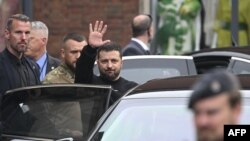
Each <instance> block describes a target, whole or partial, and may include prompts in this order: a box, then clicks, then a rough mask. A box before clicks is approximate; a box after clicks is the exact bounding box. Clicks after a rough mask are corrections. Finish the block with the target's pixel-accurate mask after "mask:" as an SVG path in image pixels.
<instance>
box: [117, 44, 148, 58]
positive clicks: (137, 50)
mask: <svg viewBox="0 0 250 141" xmlns="http://www.w3.org/2000/svg"><path fill="white" fill-rule="evenodd" d="M149 54H150V52H149V51H147V50H145V49H144V48H143V47H142V46H141V45H140V44H139V43H137V42H136V41H133V40H131V41H130V42H129V44H128V45H126V46H125V47H124V48H123V49H122V55H123V56H132V55H149Z"/></svg>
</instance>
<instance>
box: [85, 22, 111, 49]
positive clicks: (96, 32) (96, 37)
mask: <svg viewBox="0 0 250 141" xmlns="http://www.w3.org/2000/svg"><path fill="white" fill-rule="evenodd" d="M106 31H107V25H104V26H103V21H100V22H99V21H96V22H95V26H94V29H93V27H92V24H91V23H90V24H89V42H88V44H89V45H90V46H91V47H93V48H96V47H100V46H102V45H103V44H105V43H108V42H110V40H105V41H103V40H102V37H103V35H104V34H105V33H106Z"/></svg>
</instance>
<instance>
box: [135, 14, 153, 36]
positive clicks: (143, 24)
mask: <svg viewBox="0 0 250 141" xmlns="http://www.w3.org/2000/svg"><path fill="white" fill-rule="evenodd" d="M138 16H145V18H143V19H142V20H140V21H136V20H135V18H136V17H138ZM138 16H136V17H135V18H134V19H133V21H132V23H131V27H132V34H133V37H138V36H141V35H143V34H144V33H145V32H146V31H148V30H149V29H150V27H151V25H152V17H151V15H149V14H140V15H138Z"/></svg>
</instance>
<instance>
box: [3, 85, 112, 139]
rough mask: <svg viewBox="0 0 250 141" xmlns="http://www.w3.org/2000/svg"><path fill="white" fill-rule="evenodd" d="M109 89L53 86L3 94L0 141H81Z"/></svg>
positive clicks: (103, 107)
mask: <svg viewBox="0 0 250 141" xmlns="http://www.w3.org/2000/svg"><path fill="white" fill-rule="evenodd" d="M110 94H111V87H110V86H103V85H82V84H53V85H38V86H29V87H23V88H18V89H14V90H10V91H7V92H6V94H5V95H4V96H3V97H2V100H1V126H2V127H1V128H2V137H1V140H2V141H5V140H16V139H19V140H20V139H22V140H57V139H62V138H69V139H73V140H84V139H85V138H86V137H87V136H88V133H89V132H90V131H91V130H92V128H93V127H94V126H95V124H96V122H97V121H98V119H99V118H100V117H101V115H102V114H103V113H104V112H105V111H106V110H107V108H108V105H109V99H110Z"/></svg>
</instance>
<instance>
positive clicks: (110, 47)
mask: <svg viewBox="0 0 250 141" xmlns="http://www.w3.org/2000/svg"><path fill="white" fill-rule="evenodd" d="M101 51H106V52H110V51H118V52H119V54H120V58H122V51H121V46H120V45H119V44H118V43H116V42H108V43H105V44H104V45H102V46H101V47H99V48H98V50H97V56H96V58H97V59H99V56H100V52H101Z"/></svg>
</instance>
